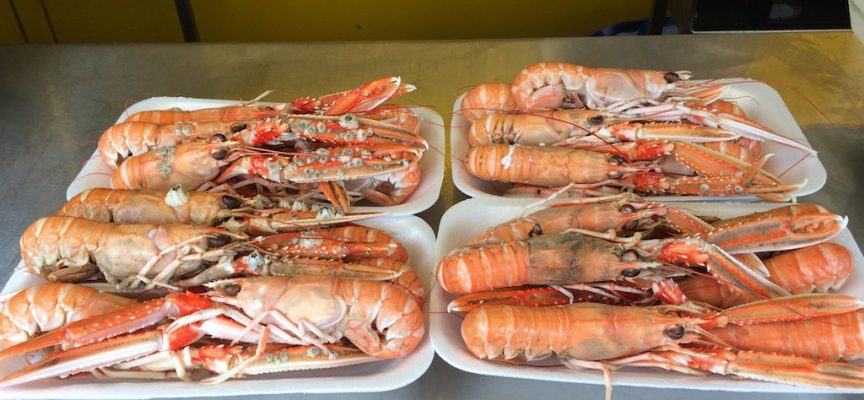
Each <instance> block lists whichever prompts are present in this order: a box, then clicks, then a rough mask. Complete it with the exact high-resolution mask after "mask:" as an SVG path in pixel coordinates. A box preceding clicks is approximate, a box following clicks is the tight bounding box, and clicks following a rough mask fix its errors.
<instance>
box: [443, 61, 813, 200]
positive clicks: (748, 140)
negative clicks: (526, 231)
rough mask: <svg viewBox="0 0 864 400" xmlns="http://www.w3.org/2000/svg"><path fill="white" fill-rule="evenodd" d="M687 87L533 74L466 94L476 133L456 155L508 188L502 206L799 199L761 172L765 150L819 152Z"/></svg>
mask: <svg viewBox="0 0 864 400" xmlns="http://www.w3.org/2000/svg"><path fill="white" fill-rule="evenodd" d="M691 77H692V74H691V73H689V72H687V71H651V70H637V69H608V68H590V67H585V66H580V65H574V64H564V63H552V62H544V63H538V64H535V65H531V66H529V67H527V68H525V69H523V70H522V71H521V72H520V73H519V75H518V76H517V77H516V78H515V80H514V81H513V82H512V84H507V83H490V84H484V85H479V86H477V87H475V88H473V89H472V90H470V91H469V92H468V93H466V94H465V96H464V98H463V99H462V103H461V110H460V111H458V112H457V113H458V114H460V115H461V116H462V117H463V118H465V119H466V120H467V121H468V124H470V128H468V129H467V146H468V148H467V149H466V150H467V151H466V153H465V154H455V155H454V156H455V157H457V159H458V160H459V161H460V162H462V163H463V164H464V166H465V170H466V171H467V173H468V174H470V175H471V176H473V177H476V178H478V179H480V180H483V181H488V182H500V183H502V185H495V186H494V187H495V191H496V192H497V191H499V190H500V191H501V192H500V193H499V194H503V195H505V196H518V197H526V196H527V197H546V196H548V195H550V194H552V193H557V195H558V196H572V197H585V196H605V195H610V194H616V193H622V192H623V193H636V194H640V195H646V196H712V197H714V196H752V197H757V198H760V199H762V200H766V201H787V200H789V199H790V198H792V197H793V196H794V194H795V193H796V192H797V191H798V190H799V189H801V185H802V184H804V182H789V181H784V180H781V179H780V178H779V177H778V175H777V174H774V173H771V172H769V171H767V170H765V169H764V167H765V164H766V163H767V162H768V159H769V158H770V157H771V156H772V153H765V154H763V151H762V143H764V142H766V141H767V142H770V143H776V144H778V145H781V146H784V147H786V148H789V149H791V151H793V152H797V153H800V157H801V158H802V159H804V158H807V157H808V156H812V155H814V154H815V151H814V150H813V149H811V148H809V147H808V146H807V145H804V144H801V143H799V142H798V141H796V140H792V139H790V138H788V137H786V136H784V135H783V132H774V131H772V130H771V129H769V128H768V127H766V126H764V125H762V124H760V123H759V122H756V121H755V120H753V119H750V118H748V116H747V115H746V114H745V113H744V111H743V110H742V109H741V107H739V106H738V104H737V103H735V100H733V99H722V98H721V97H722V96H723V94H724V93H725V92H726V91H727V89H728V85H727V84H721V83H717V82H716V81H711V80H708V81H695V80H691ZM455 132H456V130H455V129H454V133H455ZM460 134H462V133H461V132H460ZM781 172H782V171H781ZM503 184H509V185H503Z"/></svg>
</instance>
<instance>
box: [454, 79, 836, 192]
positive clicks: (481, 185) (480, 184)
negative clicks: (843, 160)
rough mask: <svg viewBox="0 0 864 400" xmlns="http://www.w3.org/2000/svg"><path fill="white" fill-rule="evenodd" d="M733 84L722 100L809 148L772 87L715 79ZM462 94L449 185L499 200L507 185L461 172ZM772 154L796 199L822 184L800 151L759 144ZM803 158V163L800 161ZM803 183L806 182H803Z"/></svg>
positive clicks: (817, 166) (816, 166)
mask: <svg viewBox="0 0 864 400" xmlns="http://www.w3.org/2000/svg"><path fill="white" fill-rule="evenodd" d="M726 81H734V82H735V83H734V84H731V85H730V87H729V90H727V91H726V93H725V94H724V95H723V98H726V99H734V100H735V101H736V102H737V103H738V104H739V105H740V106H741V108H742V109H743V110H744V112H745V113H746V114H747V116H748V117H749V118H751V119H753V120H754V121H756V122H759V123H761V124H762V125H765V126H767V127H768V128H770V129H772V130H774V132H778V133H780V134H782V135H784V136H787V137H789V138H790V139H792V140H795V141H798V142H800V143H805V144H808V145H809V142H808V141H807V138H806V137H804V133H803V132H801V128H799V127H798V123H796V122H795V118H793V117H792V114H791V113H790V112H789V109H788V108H786V104H785V103H783V99H782V98H781V97H780V94H779V93H777V91H776V90H774V88H772V87H771V86H768V85H766V84H764V83H762V82H742V81H743V79H735V80H719V81H718V82H719V83H723V82H726ZM463 97H465V95H464V94H463V95H462V96H459V98H457V99H456V103H455V104H453V120H452V122H451V125H450V157H451V158H452V163H453V182H454V183H456V187H458V188H459V190H461V191H462V192H463V193H465V194H467V195H469V196H471V197H501V196H502V194H501V193H503V191H504V190H505V189H507V188H509V187H511V186H512V185H511V184H507V183H500V182H498V183H493V182H488V181H484V180H482V179H479V178H475V177H474V176H472V175H471V174H469V173H468V170H466V169H465V161H464V160H465V155H466V154H468V149H469V145H468V129H469V128H470V127H471V122H469V121H468V120H466V119H465V118H464V117H462V113H461V111H460V105H461V104H462V98H463ZM769 153H773V154H774V156H773V157H772V158H770V159H769V160H768V162H767V163H766V164H765V167H764V169H765V170H766V171H768V172H770V173H772V174H775V175H778V177H779V178H780V180H781V181H782V182H783V183H786V184H800V183H804V185H803V186H801V188H800V189H799V190H798V192H797V193H795V195H796V196H805V195H808V194H811V193H814V192H816V191H817V190H819V189H821V188H822V186H824V185H825V180H826V179H827V176H828V175H827V173H826V172H825V167H824V166H822V163H821V162H820V161H819V158H818V157H816V156H815V155H814V156H809V157H806V158H804V157H805V156H806V154H805V153H804V152H802V151H801V150H797V149H794V148H791V147H787V146H785V145H781V144H778V143H774V142H763V143H762V154H769ZM802 158H803V160H802ZM805 180H806V183H805ZM651 198H652V200H655V201H706V200H722V201H753V200H756V198H755V197H751V196H723V197H717V196H651Z"/></svg>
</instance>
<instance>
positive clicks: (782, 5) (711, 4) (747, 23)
mask: <svg viewBox="0 0 864 400" xmlns="http://www.w3.org/2000/svg"><path fill="white" fill-rule="evenodd" d="M849 27H850V25H849V3H848V1H847V0H821V1H805V0H731V1H711V0H701V1H700V0H693V9H692V12H691V17H690V29H691V31H692V32H694V33H699V32H712V31H714V32H716V31H720V32H723V31H772V30H819V29H849Z"/></svg>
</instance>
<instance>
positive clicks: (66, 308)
mask: <svg viewBox="0 0 864 400" xmlns="http://www.w3.org/2000/svg"><path fill="white" fill-rule="evenodd" d="M134 302H135V301H134V300H130V299H127V298H125V297H120V296H117V295H113V294H110V293H104V292H100V291H98V290H96V289H92V288H89V287H86V286H79V285H74V284H71V283H46V284H42V285H39V286H33V287H29V288H26V289H23V290H20V291H18V292H17V293H14V294H13V295H12V296H11V297H9V298H8V299H6V300H4V301H3V304H2V308H0V348H6V347H10V346H12V345H15V344H18V343H22V342H26V341H27V340H28V339H30V338H33V337H36V336H38V335H40V334H42V333H44V332H49V331H52V330H54V329H57V328H59V327H61V326H64V325H66V324H68V323H70V322H75V321H78V320H81V319H85V318H89V317H92V316H94V315H98V314H102V313H104V312H108V311H112V310H115V309H117V308H120V307H123V306H127V305H129V304H132V303H134Z"/></svg>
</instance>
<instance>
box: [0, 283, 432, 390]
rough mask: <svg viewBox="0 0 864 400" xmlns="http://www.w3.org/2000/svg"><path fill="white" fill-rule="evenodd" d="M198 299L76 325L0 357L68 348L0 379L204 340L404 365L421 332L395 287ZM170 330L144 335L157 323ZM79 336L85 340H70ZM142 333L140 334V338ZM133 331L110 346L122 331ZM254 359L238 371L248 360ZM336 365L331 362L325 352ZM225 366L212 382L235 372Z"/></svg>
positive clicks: (409, 298)
mask: <svg viewBox="0 0 864 400" xmlns="http://www.w3.org/2000/svg"><path fill="white" fill-rule="evenodd" d="M208 286H209V287H210V288H211V289H212V290H211V291H210V292H208V293H206V294H203V295H197V294H192V293H183V294H174V295H169V296H167V297H165V298H161V299H156V300H151V301H148V302H145V303H141V304H136V305H132V306H128V307H124V308H121V309H118V310H116V311H114V312H112V313H107V314H103V315H101V316H98V317H94V318H90V319H84V320H81V321H78V322H75V323H73V324H69V325H67V326H65V327H63V328H61V329H58V330H55V331H53V332H51V333H49V334H47V335H43V336H41V337H40V338H39V339H38V340H31V341H28V342H25V343H22V344H20V345H17V346H14V347H11V348H9V349H6V350H4V351H3V352H0V358H5V357H10V356H15V355H19V354H22V353H25V352H28V351H33V350H38V349H41V348H44V347H48V346H54V345H59V344H63V345H66V346H69V347H76V348H74V349H71V350H67V351H63V352H59V353H55V354H53V355H51V356H50V357H48V358H47V359H46V360H44V361H42V362H40V363H37V364H34V365H31V366H29V367H26V368H24V369H22V370H19V371H17V372H14V373H12V374H10V375H7V376H5V377H3V378H2V379H0V385H2V386H10V385H17V384H21V383H25V382H29V381H32V380H36V379H42V378H45V377H51V376H65V375H69V374H72V373H76V372H83V371H90V370H95V369H97V368H102V367H107V366H111V365H114V364H117V363H123V362H126V361H130V360H134V359H137V358H141V357H145V356H150V355H153V354H156V353H159V352H160V351H164V350H179V349H182V348H184V347H186V346H190V345H192V344H194V343H195V342H197V341H198V340H199V339H201V338H202V337H204V336H208V337H213V338H219V339H224V340H237V341H241V342H251V343H258V348H259V349H260V350H264V349H266V345H267V344H268V343H271V342H272V343H285V344H292V345H312V346H315V347H318V348H319V349H321V351H323V352H325V353H326V352H329V351H330V350H329V349H328V347H327V346H326V345H327V344H330V343H338V342H339V341H340V340H341V339H342V338H343V337H344V338H345V339H347V340H348V341H350V342H351V343H352V344H353V345H354V346H356V347H357V348H359V349H360V350H361V351H362V352H363V353H365V354H367V355H369V356H371V357H374V358H396V357H403V356H405V355H407V354H409V353H411V352H412V351H414V349H415V348H416V347H417V346H418V345H419V343H420V341H421V339H422V338H423V335H424V332H425V328H424V322H423V314H422V310H421V304H420V303H419V300H418V299H417V298H416V297H415V296H413V295H412V294H411V293H410V292H409V291H408V290H407V289H404V288H402V287H400V286H397V285H393V284H389V283H382V282H372V281H357V280H339V279H332V278H320V277H298V278H278V277H260V278H247V279H232V280H227V281H220V282H215V283H211V284H209V285H208ZM166 318H167V319H170V320H173V322H172V323H171V324H169V325H162V326H160V327H158V328H156V329H147V328H149V327H152V326H154V325H156V324H158V323H160V322H161V321H163V320H165V319H166ZM81 328H86V329H87V334H86V335H84V336H80V335H78V332H79V330H80V329H81ZM142 329H146V330H142ZM130 331H131V332H134V333H131V334H128V335H125V336H120V337H117V338H113V337H114V336H118V335H121V334H123V333H125V332H130ZM256 355H257V357H252V359H251V360H247V363H246V364H249V363H251V362H254V361H257V360H259V359H260V357H261V356H262V355H263V352H259V353H256ZM330 355H331V356H332V357H334V358H335V357H338V354H336V353H333V354H330ZM246 364H240V365H239V366H238V367H237V368H232V369H231V371H229V372H228V373H226V374H223V375H220V376H218V377H215V378H214V381H221V380H224V379H227V378H229V377H231V376H234V375H236V374H238V373H242V372H243V366H244V365H246Z"/></svg>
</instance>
